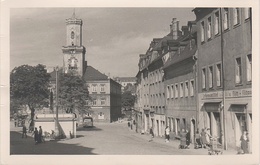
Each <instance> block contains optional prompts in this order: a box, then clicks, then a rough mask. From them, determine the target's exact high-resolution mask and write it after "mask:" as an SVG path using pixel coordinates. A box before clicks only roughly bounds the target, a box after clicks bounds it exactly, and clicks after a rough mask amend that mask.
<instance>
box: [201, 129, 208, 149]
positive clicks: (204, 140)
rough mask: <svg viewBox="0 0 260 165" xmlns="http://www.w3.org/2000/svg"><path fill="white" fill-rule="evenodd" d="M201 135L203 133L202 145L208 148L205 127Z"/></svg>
mask: <svg viewBox="0 0 260 165" xmlns="http://www.w3.org/2000/svg"><path fill="white" fill-rule="evenodd" d="M200 135H201V142H202V147H203V148H206V147H207V139H206V131H205V129H202V130H201V133H200Z"/></svg>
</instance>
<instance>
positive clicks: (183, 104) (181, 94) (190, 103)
mask: <svg viewBox="0 0 260 165" xmlns="http://www.w3.org/2000/svg"><path fill="white" fill-rule="evenodd" d="M195 25H196V24H195V22H188V26H187V27H189V28H185V27H183V28H182V29H183V30H184V31H183V32H184V33H183V35H182V36H179V37H178V38H177V39H176V40H174V42H172V44H171V49H170V51H169V52H168V53H167V54H166V55H165V56H168V57H165V58H168V60H167V61H166V62H165V64H164V67H163V70H164V90H165V94H166V112H165V116H166V118H167V125H168V126H169V128H170V131H171V132H172V133H173V135H174V137H179V134H180V132H181V130H182V129H184V130H188V131H189V132H190V134H191V141H192V142H194V138H193V137H195V131H196V120H197V111H196V110H197V108H196V102H197V100H196V99H197V96H196V88H195V87H196V61H197V45H196V44H197V43H196V26H195ZM188 29H189V30H188Z"/></svg>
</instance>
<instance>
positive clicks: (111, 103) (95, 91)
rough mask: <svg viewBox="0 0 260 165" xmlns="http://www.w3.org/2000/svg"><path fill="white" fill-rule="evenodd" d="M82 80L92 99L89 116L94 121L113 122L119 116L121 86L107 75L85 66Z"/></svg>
mask: <svg viewBox="0 0 260 165" xmlns="http://www.w3.org/2000/svg"><path fill="white" fill-rule="evenodd" d="M83 78H84V80H85V82H86V84H87V86H88V91H89V95H90V97H91V99H92V102H91V112H90V113H88V114H87V116H91V117H92V118H93V120H94V121H95V122H113V121H117V120H118V118H119V117H120V116H121V86H120V84H118V83H117V82H115V81H114V80H112V79H110V78H109V77H108V76H106V75H104V74H102V73H100V72H99V71H98V70H96V69H95V68H93V67H91V66H87V68H86V72H85V74H84V77H83Z"/></svg>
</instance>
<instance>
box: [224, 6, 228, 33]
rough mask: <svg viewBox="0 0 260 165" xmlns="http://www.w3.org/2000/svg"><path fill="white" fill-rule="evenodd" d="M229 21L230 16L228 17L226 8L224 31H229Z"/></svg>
mask: <svg viewBox="0 0 260 165" xmlns="http://www.w3.org/2000/svg"><path fill="white" fill-rule="evenodd" d="M228 19H229V16H228V8H225V9H224V23H223V24H224V25H223V26H224V30H227V29H228Z"/></svg>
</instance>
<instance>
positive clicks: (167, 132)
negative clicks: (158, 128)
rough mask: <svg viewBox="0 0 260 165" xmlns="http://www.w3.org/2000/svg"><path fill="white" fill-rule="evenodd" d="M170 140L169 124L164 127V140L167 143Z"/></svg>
mask: <svg viewBox="0 0 260 165" xmlns="http://www.w3.org/2000/svg"><path fill="white" fill-rule="evenodd" d="M169 141H170V129H169V126H166V128H165V142H166V143H168V142H169Z"/></svg>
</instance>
